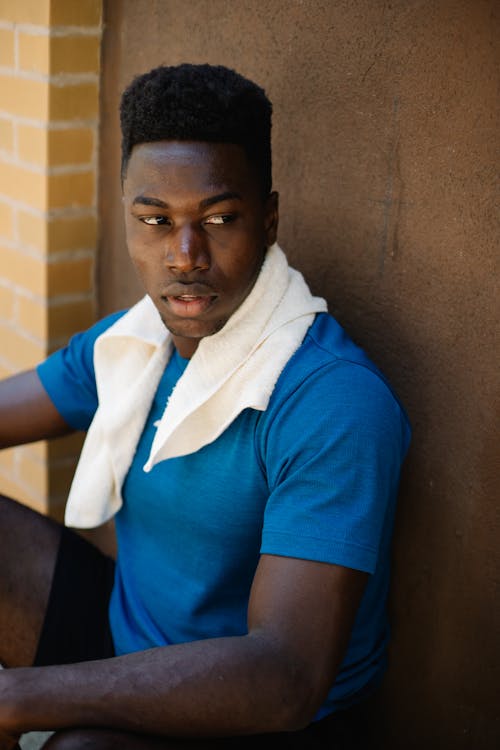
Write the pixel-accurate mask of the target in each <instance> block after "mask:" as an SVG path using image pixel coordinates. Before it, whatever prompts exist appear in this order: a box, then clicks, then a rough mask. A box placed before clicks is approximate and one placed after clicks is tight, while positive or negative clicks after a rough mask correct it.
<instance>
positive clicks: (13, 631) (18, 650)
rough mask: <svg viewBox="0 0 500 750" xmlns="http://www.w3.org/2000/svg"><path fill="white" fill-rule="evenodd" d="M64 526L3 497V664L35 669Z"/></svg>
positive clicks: (0, 552) (0, 657)
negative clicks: (39, 639) (41, 629)
mask: <svg viewBox="0 0 500 750" xmlns="http://www.w3.org/2000/svg"><path fill="white" fill-rule="evenodd" d="M60 528H61V527H60V526H59V525H58V524H57V523H55V522H54V521H52V520H50V519H48V518H46V517H45V516H42V515H40V514H39V513H36V512H35V511H32V510H31V509H29V508H27V507H26V506H24V505H22V504H20V503H18V502H16V501H14V500H11V499H9V498H6V497H4V496H2V495H0V530H1V533H2V544H1V545H0V601H1V602H2V606H1V607H0V662H3V663H4V664H6V665H7V666H24V665H30V664H31V663H32V659H33V657H34V653H35V649H36V645H37V643H38V636H39V632H40V628H41V625H42V622H43V619H44V615H45V609H46V606H47V601H48V597H49V593H50V587H51V583H52V575H53V571H54V566H55V561H56V558H57V550H58V548H59V540H60V534H61V531H60Z"/></svg>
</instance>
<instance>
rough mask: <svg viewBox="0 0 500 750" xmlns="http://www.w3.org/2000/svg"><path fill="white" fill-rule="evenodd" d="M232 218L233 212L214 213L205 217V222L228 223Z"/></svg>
mask: <svg viewBox="0 0 500 750" xmlns="http://www.w3.org/2000/svg"><path fill="white" fill-rule="evenodd" d="M233 220H234V216H233V214H214V216H209V217H208V218H207V219H205V224H229V222H230V221H233Z"/></svg>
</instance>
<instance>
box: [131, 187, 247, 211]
mask: <svg viewBox="0 0 500 750" xmlns="http://www.w3.org/2000/svg"><path fill="white" fill-rule="evenodd" d="M229 200H240V201H241V200H243V197H242V195H241V193H237V192H236V191H234V190H227V191H226V192H225V193H218V194H217V195H210V196H209V197H208V198H203V200H201V201H200V203H199V207H200V208H209V207H210V206H214V205H215V204H216V203H222V201H229ZM132 205H133V206H137V205H141V206H155V207H156V208H170V206H169V204H168V203H166V202H165V201H162V200H160V198H153V197H152V196H149V195H137V196H136V197H135V198H134V200H133V201H132Z"/></svg>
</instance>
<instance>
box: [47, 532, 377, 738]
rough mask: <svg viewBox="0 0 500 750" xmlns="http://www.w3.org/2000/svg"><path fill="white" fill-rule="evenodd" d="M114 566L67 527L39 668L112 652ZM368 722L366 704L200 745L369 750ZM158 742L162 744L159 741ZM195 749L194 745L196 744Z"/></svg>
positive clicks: (48, 607)
mask: <svg viewBox="0 0 500 750" xmlns="http://www.w3.org/2000/svg"><path fill="white" fill-rule="evenodd" d="M114 570H115V563H114V561H113V560H112V559H111V558H110V557H107V556H106V555H104V554H102V552H100V551H99V550H98V549H97V548H96V547H94V545H92V544H90V543H89V542H87V541H86V540H85V539H83V538H82V537H81V536H79V535H78V534H77V533H75V532H74V531H71V530H70V529H67V528H63V530H62V534H61V541H60V546H59V553H58V557H57V561H56V566H55V569H54V576H53V580H52V588H51V592H50V597H49V603H48V606H47V612H46V615H45V621H44V624H43V628H42V633H41V635H40V641H39V644H38V649H37V653H36V657H35V662H34V664H35V665H36V666H46V665H51V664H71V663H75V662H79V661H90V660H92V659H106V658H108V657H112V656H114V653H115V652H114V647H113V639H112V636H111V630H110V625H109V618H108V605H109V598H110V596H111V590H112V587H113V580H114ZM370 724H371V721H370V718H369V714H368V715H367V713H366V705H360V706H356V707H355V708H351V709H348V710H346V711H339V712H337V713H335V714H333V715H332V716H330V717H327V718H326V719H322V720H321V721H318V722H314V723H313V724H311V725H310V726H309V727H307V728H306V729H304V730H301V731H298V732H284V733H278V734H272V735H255V736H251V737H238V738H235V739H234V740H231V738H227V739H224V740H218V741H216V742H213V741H212V742H210V741H208V742H207V744H205V743H201V745H200V747H203V748H205V747H206V748H207V749H208V748H212V747H216V748H220V750H247V749H248V750H250V748H252V749H253V748H257V747H260V746H261V744H262V741H263V740H265V741H269V742H270V743H272V744H273V747H274V748H275V750H333V748H335V750H357V749H358V748H359V750H365V748H366V747H369V746H370V734H371V732H370ZM158 746H159V747H161V746H162V743H161V741H160V742H159V745H158ZM167 746H168V745H167ZM196 747H197V743H194V744H193V748H196Z"/></svg>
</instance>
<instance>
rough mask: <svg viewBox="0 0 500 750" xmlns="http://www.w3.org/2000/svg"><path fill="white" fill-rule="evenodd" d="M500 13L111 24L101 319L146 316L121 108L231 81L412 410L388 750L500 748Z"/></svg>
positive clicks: (286, 193)
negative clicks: (169, 80)
mask: <svg viewBox="0 0 500 750" xmlns="http://www.w3.org/2000/svg"><path fill="white" fill-rule="evenodd" d="M496 7H497V6H496V3H495V2H494V0H438V1H437V2H436V0H413V1H411V2H408V0H393V1H392V2H384V0H335V1H331V2H327V1H324V2H323V1H320V0H305V1H304V0H302V1H301V0H288V1H286V0H268V1H267V2H265V3H264V2H261V0H246V1H245V2H243V1H242V0H237V1H236V2H235V0H190V2H185V0H164V1H163V2H162V1H161V0H149V1H147V0H108V2H107V3H105V23H106V27H105V36H104V57H103V76H104V80H103V91H102V102H101V106H102V114H103V128H102V133H101V157H100V158H101V185H100V206H101V247H100V261H99V262H100V268H99V295H100V310H101V313H102V314H104V313H105V312H108V311H110V310H113V309H116V308H117V307H121V306H123V305H126V304H128V303H130V302H132V301H134V300H135V299H136V298H137V297H138V295H139V294H140V292H139V289H138V286H137V284H136V282H135V280H134V277H133V274H132V271H131V270H130V268H129V266H128V262H127V259H126V251H125V247H124V240H123V230H122V226H121V208H120V194H119V183H118V169H119V167H118V163H119V153H118V124H117V122H118V121H117V106H118V95H119V91H120V90H121V89H122V87H123V86H124V85H125V84H126V83H127V82H128V81H129V80H130V78H131V77H132V76H133V75H135V74H137V73H140V72H143V71H145V70H147V69H149V68H150V67H152V66H154V65H158V64H161V63H166V64H174V63H178V62H182V61H188V62H212V63H222V64H226V65H230V66H233V67H235V68H236V69H238V70H239V71H240V72H242V73H243V74H245V75H248V76H249V77H251V78H254V79H255V80H256V81H258V82H259V83H261V84H262V85H263V86H264V87H265V88H266V90H267V92H268V94H269V95H270V97H271V99H272V100H273V102H274V112H275V120H274V154H275V186H276V188H277V189H278V190H279V191H280V193H281V214H282V219H281V229H280V237H279V239H280V242H281V244H282V245H283V247H284V248H285V249H286V250H287V252H288V254H289V257H290V258H291V260H292V261H293V263H294V264H295V265H296V266H298V267H299V268H300V269H301V270H302V271H303V272H304V273H305V274H306V276H307V278H308V279H309V281H310V283H311V286H312V287H313V289H314V291H315V292H316V293H319V294H322V295H323V296H325V297H327V299H328V300H329V303H330V309H331V311H332V312H333V314H335V315H336V316H337V318H338V319H339V320H340V322H341V323H342V324H343V325H344V326H345V327H346V328H347V330H348V331H349V333H350V334H351V335H352V336H353V337H354V338H355V339H356V340H357V341H358V342H359V343H361V344H362V345H363V346H364V347H365V348H366V350H367V351H368V352H369V353H370V354H371V355H372V357H373V358H374V359H375V360H376V361H377V362H378V363H379V364H380V365H381V367H382V368H383V369H384V370H385V371H386V373H387V374H388V375H389V377H390V379H391V380H392V382H393V383H394V385H395V386H396V388H397V390H398V391H399V392H400V394H401V396H402V398H403V400H404V402H405V404H406V406H407V408H408V410H409V413H410V416H411V420H412V423H413V427H414V439H413V445H412V449H411V452H410V455H409V458H408V461H407V465H406V468H405V472H404V477H403V483H402V491H401V501H400V506H399V515H398V521H397V530H396V541H395V569H394V589H393V598H392V610H393V629H394V636H393V645H392V649H391V666H390V671H389V674H388V677H387V680H386V683H385V694H384V696H383V701H382V702H381V707H380V714H379V715H378V717H377V723H378V725H379V727H378V730H377V733H378V736H379V737H380V738H381V739H382V740H383V742H384V743H386V744H385V746H386V747H388V748H389V747H390V748H402V747H404V748H421V747H422V746H423V743H425V746H426V747H428V748H437V747H441V748H443V747H444V748H454V750H455V749H456V748H474V749H475V750H476V749H477V750H486V748H488V749H489V748H493V747H497V746H500V745H497V742H499V740H500V722H499V718H498V716H499V711H498V695H499V692H498V684H499V678H500V670H499V643H498V640H499V639H498V632H499V616H500V608H499V600H498V596H497V598H496V599H495V593H497V594H498V591H496V588H495V587H496V586H498V577H499V567H500V566H499V553H498V547H499V531H500V519H499V516H498V511H497V507H498V495H499V489H500V481H499V480H500V475H499V449H498V446H499V431H498V417H499V414H500V408H499V407H500V396H499V388H498V363H499V360H500V357H499V354H500V352H499V348H500V347H499V331H500V326H499V323H500V321H499V317H500V316H499V299H500V290H499V270H500V269H499V253H498V245H497V243H496V240H497V232H498V221H497V218H498V216H497V215H496V213H495V201H494V179H495V176H496V172H497V167H498V159H497V153H498V145H499V144H498V124H499V122H498V119H499V118H498V100H497V99H496V96H497V84H498V67H497V66H498V46H496V45H497V44H498V39H499V36H498V31H499V28H498V18H497V17H496V14H495V8H496ZM495 631H496V632H495Z"/></svg>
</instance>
